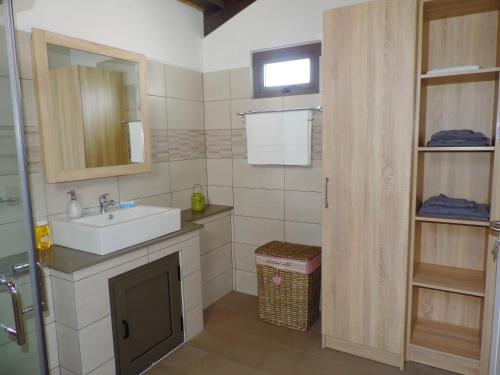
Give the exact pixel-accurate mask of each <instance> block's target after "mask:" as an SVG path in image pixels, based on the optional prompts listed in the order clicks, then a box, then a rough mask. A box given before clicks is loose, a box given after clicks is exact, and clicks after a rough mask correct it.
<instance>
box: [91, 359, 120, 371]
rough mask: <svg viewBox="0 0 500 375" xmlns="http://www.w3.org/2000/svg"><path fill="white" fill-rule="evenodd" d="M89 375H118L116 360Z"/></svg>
mask: <svg viewBox="0 0 500 375" xmlns="http://www.w3.org/2000/svg"><path fill="white" fill-rule="evenodd" d="M89 375H116V368H115V360H114V359H112V360H110V361H108V362H106V363H105V364H104V365H102V366H100V367H98V368H97V369H95V370H94V371H92V372H90V373H89Z"/></svg>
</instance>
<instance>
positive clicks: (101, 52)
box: [32, 29, 151, 183]
mask: <svg viewBox="0 0 500 375" xmlns="http://www.w3.org/2000/svg"><path fill="white" fill-rule="evenodd" d="M32 50H33V75H34V77H33V79H34V83H35V92H36V96H37V106H38V115H39V120H40V126H41V143H42V149H43V158H44V167H45V168H44V169H45V178H46V181H47V182H48V183H57V182H65V181H75V180H87V179H92V178H99V177H111V176H120V175H128V174H136V173H145V172H149V171H151V148H150V136H149V126H148V101H147V87H146V84H147V79H146V58H145V56H144V55H141V54H138V53H134V52H129V51H124V50H121V49H118V48H113V47H108V46H104V45H101V44H97V43H93V42H88V41H84V40H81V39H77V38H72V37H68V36H64V35H59V34H55V33H52V32H48V31H45V30H40V29H33V32H32Z"/></svg>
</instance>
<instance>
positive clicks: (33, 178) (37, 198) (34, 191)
mask: <svg viewBox="0 0 500 375" xmlns="http://www.w3.org/2000/svg"><path fill="white" fill-rule="evenodd" d="M30 191H31V204H32V207H33V216H34V217H40V216H47V201H46V199H45V182H44V180H43V175H42V174H41V173H30Z"/></svg>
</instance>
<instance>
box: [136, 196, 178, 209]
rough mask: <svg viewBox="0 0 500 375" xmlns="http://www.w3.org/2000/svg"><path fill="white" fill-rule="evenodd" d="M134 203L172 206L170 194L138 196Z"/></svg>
mask: <svg viewBox="0 0 500 375" xmlns="http://www.w3.org/2000/svg"><path fill="white" fill-rule="evenodd" d="M135 203H136V204H138V205H142V206H156V207H172V194H170V193H168V194H160V195H154V196H152V197H147V198H138V199H136V200H135Z"/></svg>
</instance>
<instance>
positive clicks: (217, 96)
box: [203, 70, 230, 101]
mask: <svg viewBox="0 0 500 375" xmlns="http://www.w3.org/2000/svg"><path fill="white" fill-rule="evenodd" d="M203 90H204V99H205V101H213V100H226V99H229V98H230V89H229V70H221V71H218V72H210V73H204V74H203Z"/></svg>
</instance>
